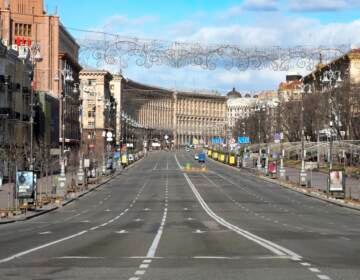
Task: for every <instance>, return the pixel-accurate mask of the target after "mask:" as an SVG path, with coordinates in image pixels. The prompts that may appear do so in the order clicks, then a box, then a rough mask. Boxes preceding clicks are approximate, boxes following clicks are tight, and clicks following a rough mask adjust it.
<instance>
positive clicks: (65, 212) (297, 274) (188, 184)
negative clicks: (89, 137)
mask: <svg viewBox="0 0 360 280" xmlns="http://www.w3.org/2000/svg"><path fill="white" fill-rule="evenodd" d="M186 163H190V164H192V165H193V166H195V167H196V166H198V163H197V162H195V160H194V159H193V156H192V154H191V153H186V152H178V153H176V154H175V153H170V152H157V153H152V154H150V155H149V156H148V157H147V158H145V159H144V160H142V161H141V162H139V163H138V164H137V166H136V167H134V168H132V169H129V170H127V171H125V172H123V173H122V174H121V175H119V176H117V177H116V178H115V179H113V180H111V181H110V182H109V183H107V184H105V185H103V186H102V187H100V188H99V189H97V190H96V191H94V192H92V193H90V194H88V195H87V196H85V197H83V198H81V199H79V200H78V201H76V202H75V203H72V204H70V205H68V206H66V207H64V208H62V209H59V210H57V211H54V212H51V213H49V214H47V215H44V216H41V217H38V218H35V219H33V220H29V221H25V222H21V223H15V224H9V225H2V226H1V227H0V279H6V280H7V279H37V280H49V279H127V280H128V279H130V280H138V279H167V280H169V279H179V280H180V279H196V280H197V279H207V280H209V279H244V280H247V279H249V280H250V279H251V280H257V279H261V280H264V279H266V280H307V279H321V280H328V279H333V280H336V279H337V280H345V279H346V280H357V279H360V212H356V211H355V210H350V209H346V208H341V207H338V206H335V205H332V204H328V203H325V202H322V201H320V200H316V199H313V198H310V197H307V196H304V195H302V194H298V193H296V192H293V191H291V190H288V189H284V188H281V187H279V186H277V185H275V184H271V183H267V182H264V181H262V180H260V179H258V178H255V177H253V176H252V175H250V174H248V173H246V172H239V171H236V170H233V169H232V168H230V167H227V166H224V165H221V164H219V163H215V162H212V161H207V163H206V165H207V167H208V169H209V171H208V172H206V173H200V172H188V173H184V172H182V170H181V169H180V167H181V166H184V165H185V164H186Z"/></svg>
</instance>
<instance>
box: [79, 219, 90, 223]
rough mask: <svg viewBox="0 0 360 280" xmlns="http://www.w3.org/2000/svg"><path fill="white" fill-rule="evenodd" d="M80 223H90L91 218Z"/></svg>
mask: <svg viewBox="0 0 360 280" xmlns="http://www.w3.org/2000/svg"><path fill="white" fill-rule="evenodd" d="M80 223H90V221H89V220H84V221H80Z"/></svg>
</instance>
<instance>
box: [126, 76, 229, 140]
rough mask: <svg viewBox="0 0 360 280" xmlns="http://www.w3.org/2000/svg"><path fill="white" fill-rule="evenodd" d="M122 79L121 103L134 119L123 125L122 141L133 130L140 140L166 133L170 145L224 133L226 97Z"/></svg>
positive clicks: (129, 135)
mask: <svg viewBox="0 0 360 280" xmlns="http://www.w3.org/2000/svg"><path fill="white" fill-rule="evenodd" d="M122 81H123V83H122V90H121V93H122V102H121V107H122V108H123V109H122V110H123V112H124V113H125V114H126V116H127V117H128V118H130V119H132V120H134V122H135V126H134V125H130V126H129V125H126V127H123V130H122V131H123V135H124V137H125V139H123V141H129V137H130V138H136V137H132V136H133V134H134V131H137V132H136V133H137V135H136V136H138V137H137V138H138V139H139V138H140V139H141V140H151V139H158V140H159V141H164V137H165V136H166V135H167V136H168V137H169V141H172V143H173V144H174V145H186V144H191V143H209V140H210V138H212V137H214V136H222V137H224V136H225V127H226V97H224V96H220V95H216V94H203V93H194V92H182V91H179V92H178V91H172V90H169V89H164V88H160V87H154V86H149V85H144V84H141V83H138V82H135V81H132V80H129V79H123V80H122ZM123 123H124V122H123ZM139 134H140V137H139Z"/></svg>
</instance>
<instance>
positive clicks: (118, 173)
mask: <svg viewBox="0 0 360 280" xmlns="http://www.w3.org/2000/svg"><path fill="white" fill-rule="evenodd" d="M144 159H145V157H143V158H141V159H139V160H138V161H136V162H135V163H133V164H131V165H130V166H129V167H128V168H127V169H125V170H123V169H122V170H120V171H118V172H117V173H115V174H113V175H112V176H110V177H109V178H108V179H106V180H105V181H103V182H101V183H100V184H98V185H96V186H94V187H93V188H91V189H88V190H87V191H85V192H83V193H81V194H80V195H79V196H77V197H74V198H71V199H70V200H67V201H65V202H63V203H62V204H61V205H60V206H54V207H52V208H50V209H47V210H44V211H40V212H38V213H35V214H33V215H30V216H27V217H23V218H20V219H14V220H9V221H0V225H5V224H12V223H16V222H22V221H26V220H30V219H33V218H36V217H39V216H41V215H44V214H47V213H49V212H52V211H55V210H57V209H59V208H60V207H64V206H66V205H68V204H70V203H72V202H74V201H76V200H78V199H79V198H81V197H83V196H85V195H87V194H89V193H90V192H92V191H94V190H96V189H98V188H100V187H101V186H103V185H105V184H106V183H108V182H109V181H111V180H112V179H114V178H115V177H117V176H119V175H121V173H122V171H126V170H129V169H131V168H132V167H134V166H136V165H137V163H139V162H141V161H142V160H144Z"/></svg>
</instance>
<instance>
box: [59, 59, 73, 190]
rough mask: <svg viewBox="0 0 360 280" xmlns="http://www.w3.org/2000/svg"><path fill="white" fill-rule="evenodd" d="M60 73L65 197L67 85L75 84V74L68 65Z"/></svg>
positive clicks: (62, 186) (61, 153) (62, 163)
mask: <svg viewBox="0 0 360 280" xmlns="http://www.w3.org/2000/svg"><path fill="white" fill-rule="evenodd" d="M59 73H60V74H61V77H62V78H61V82H62V92H61V102H60V104H61V118H60V127H61V150H60V176H59V182H60V195H61V196H63V195H64V188H65V182H66V175H65V113H66V112H65V100H66V85H67V84H68V83H72V82H74V78H73V72H72V71H71V69H69V68H67V67H66V65H65V67H64V69H60V70H59ZM55 80H59V78H58V77H57V78H55Z"/></svg>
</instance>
